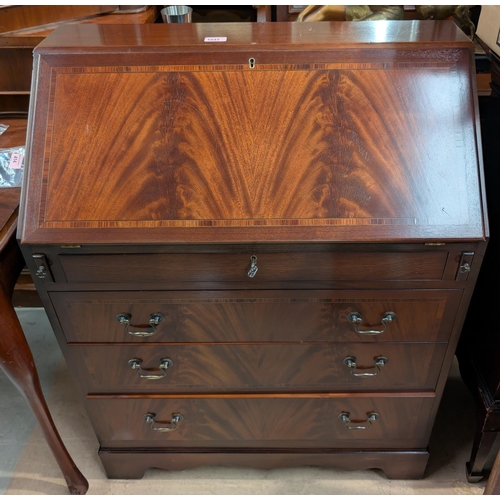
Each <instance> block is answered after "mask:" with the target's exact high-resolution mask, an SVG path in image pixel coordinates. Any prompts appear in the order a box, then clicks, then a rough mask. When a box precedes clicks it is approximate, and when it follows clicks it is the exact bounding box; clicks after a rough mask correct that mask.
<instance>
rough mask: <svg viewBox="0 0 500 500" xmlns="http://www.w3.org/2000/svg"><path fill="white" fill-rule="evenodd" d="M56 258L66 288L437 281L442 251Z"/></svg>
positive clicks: (444, 256)
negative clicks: (87, 285) (89, 285)
mask: <svg viewBox="0 0 500 500" xmlns="http://www.w3.org/2000/svg"><path fill="white" fill-rule="evenodd" d="M252 256H253V255H252V254H250V253H223V254H210V253H203V254H202V253H200V254H126V255H123V254H122V255H116V254H99V255H61V256H60V261H61V266H62V268H63V270H64V273H65V275H66V278H67V280H68V281H69V282H71V283H162V282H179V283H184V282H188V283H189V282H191V283H194V282H214V283H220V282H248V283H252V284H258V283H265V282H269V281H299V282H300V281H409V280H441V279H442V277H443V273H444V270H445V266H446V260H447V256H448V252H446V251H436V252H422V253H419V252H400V253H398V252H370V253H368V252H289V253H258V252H257V253H256V254H255V257H256V261H255V264H256V266H257V268H258V271H257V272H256V274H255V275H254V276H253V277H252V278H250V277H249V275H248V273H249V271H250V269H251V263H252V260H251V258H252Z"/></svg>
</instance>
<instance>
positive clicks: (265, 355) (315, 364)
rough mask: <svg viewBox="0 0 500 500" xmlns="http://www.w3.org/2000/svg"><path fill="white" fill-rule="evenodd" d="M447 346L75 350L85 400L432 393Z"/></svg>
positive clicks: (73, 360)
mask: <svg viewBox="0 0 500 500" xmlns="http://www.w3.org/2000/svg"><path fill="white" fill-rule="evenodd" d="M446 348H447V344H443V343H441V344H436V343H411V344H410V343H405V344H401V343H400V344H393V343H380V344H374V343H369V344H367V343H365V344H362V343H357V344H350V343H336V344H305V345H304V344H302V345H299V344H246V345H245V344H236V345H230V344H208V345H200V344H190V345H150V344H149V345H145V346H144V345H135V344H134V345H105V346H102V345H100V346H95V345H87V344H83V345H78V346H71V347H70V348H69V355H70V358H69V360H70V365H71V367H72V369H73V370H77V372H78V375H79V379H80V380H81V381H86V382H85V389H86V392H90V393H106V392H107V393H124V394H125V393H169V394H172V393H193V392H194V393H196V392H198V393H199V392H203V393H210V392H221V391H222V392H240V393H241V392H261V391H262V392H280V391H285V390H286V391H290V390H293V391H314V390H316V391H327V392H333V391H335V392H336V391H385V390H387V391H391V390H393V391H396V390H399V391H402V390H428V391H433V390H434V388H435V385H436V380H437V378H438V376H439V371H440V368H441V364H442V361H443V358H444V355H445V351H446Z"/></svg>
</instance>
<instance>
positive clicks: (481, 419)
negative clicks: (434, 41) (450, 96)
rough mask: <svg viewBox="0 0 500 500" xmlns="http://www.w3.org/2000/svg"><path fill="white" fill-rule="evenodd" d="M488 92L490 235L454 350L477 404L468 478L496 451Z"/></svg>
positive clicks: (499, 421) (490, 107)
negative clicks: (475, 428)
mask: <svg viewBox="0 0 500 500" xmlns="http://www.w3.org/2000/svg"><path fill="white" fill-rule="evenodd" d="M492 74H493V75H494V73H492ZM494 78H495V76H494ZM493 95H494V94H492V97H481V98H480V101H479V105H480V116H481V134H482V144H483V156H484V168H485V178H486V195H487V199H488V215H489V223H490V228H491V237H490V241H489V244H488V250H487V252H486V255H485V258H484V263H483V268H482V270H481V273H480V275H479V278H478V282H477V287H476V290H475V292H474V295H473V298H472V301H471V305H470V308H469V312H468V314H467V319H466V321H465V323H464V328H463V332H462V338H461V340H460V344H459V348H458V351H457V357H458V360H459V363H460V373H461V374H462V377H463V379H464V381H465V382H466V384H467V385H468V387H469V389H470V390H471V392H472V394H473V395H474V398H475V400H476V408H477V419H478V423H477V433H476V438H475V442H474V447H473V449H472V453H471V457H470V461H469V462H468V463H467V479H468V480H469V481H479V480H480V479H482V478H483V477H484V474H485V470H486V469H488V468H489V467H490V466H491V459H492V455H493V456H494V453H495V452H496V449H492V448H493V445H494V443H495V440H496V437H497V435H498V433H499V432H500V363H499V360H500V339H499V335H498V328H497V326H496V322H495V321H494V320H492V317H494V314H495V313H494V312H495V310H496V307H497V296H496V293H492V290H496V288H497V285H496V283H497V281H496V280H497V279H500V268H499V266H498V263H497V258H498V253H499V251H500V205H499V203H498V202H497V200H498V186H500V170H499V165H500V149H499V147H498V131H499V130H500V99H499V98H496V97H494V96H493ZM496 448H498V445H496ZM488 462H489V463H488Z"/></svg>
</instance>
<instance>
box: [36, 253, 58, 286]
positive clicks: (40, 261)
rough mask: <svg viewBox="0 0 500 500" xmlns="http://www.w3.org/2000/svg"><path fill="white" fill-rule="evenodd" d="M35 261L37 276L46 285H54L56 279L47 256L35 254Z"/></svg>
mask: <svg viewBox="0 0 500 500" xmlns="http://www.w3.org/2000/svg"><path fill="white" fill-rule="evenodd" d="M33 260H34V261H35V266H36V272H35V276H36V277H37V278H39V279H41V280H42V281H43V282H44V283H53V282H54V277H53V276H52V272H51V271H50V267H49V263H48V260H47V257H46V256H45V254H43V253H35V254H33Z"/></svg>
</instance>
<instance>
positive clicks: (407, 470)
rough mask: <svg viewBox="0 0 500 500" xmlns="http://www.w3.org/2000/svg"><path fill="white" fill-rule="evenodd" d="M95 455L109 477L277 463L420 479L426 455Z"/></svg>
mask: <svg viewBox="0 0 500 500" xmlns="http://www.w3.org/2000/svg"><path fill="white" fill-rule="evenodd" d="M99 456H100V458H101V460H102V463H103V465H104V468H105V469H106V474H107V476H108V478H109V479H141V478H142V477H143V475H144V473H145V472H146V470H147V469H149V468H151V467H157V468H160V469H166V470H169V471H177V470H184V469H190V468H194V467H200V466H203V465H226V464H231V465H232V466H233V467H252V468H257V469H276V468H280V467H300V466H316V467H335V468H338V469H343V470H360V469H382V470H383V471H384V473H385V475H386V477H387V478H388V479H422V477H423V475H424V471H425V467H426V465H427V460H428V458H429V453H428V451H427V450H411V451H406V450H405V451H394V450H393V451H378V450H370V451H355V450H352V451H347V450H332V449H316V450H314V451H313V450H303V449H296V450H290V449H288V450H284V449H281V450H277V449H276V450H266V452H265V453H262V450H252V449H241V450H235V449H223V450H220V451H219V452H217V453H213V452H212V450H210V449H198V450H194V449H192V448H191V449H184V450H183V449H175V448H174V449H172V448H169V449H160V450H130V449H129V450H122V449H110V448H101V449H100V450H99Z"/></svg>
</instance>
